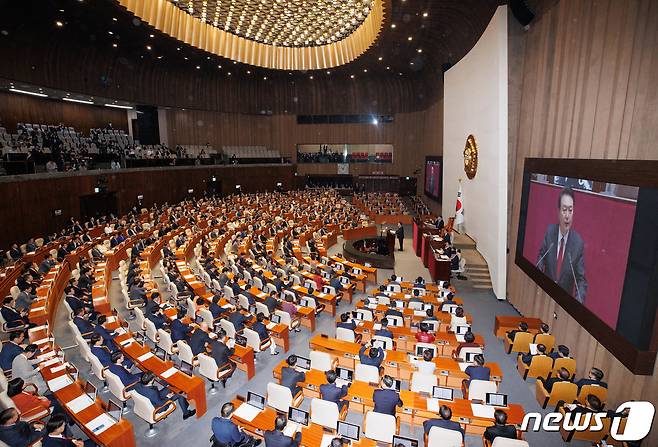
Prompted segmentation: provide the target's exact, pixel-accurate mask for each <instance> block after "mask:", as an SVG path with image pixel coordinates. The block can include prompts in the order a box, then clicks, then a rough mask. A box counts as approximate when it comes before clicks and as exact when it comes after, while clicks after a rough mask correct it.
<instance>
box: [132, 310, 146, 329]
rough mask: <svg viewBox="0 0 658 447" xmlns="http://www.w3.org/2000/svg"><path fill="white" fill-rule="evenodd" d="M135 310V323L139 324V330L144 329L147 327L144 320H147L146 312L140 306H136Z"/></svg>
mask: <svg viewBox="0 0 658 447" xmlns="http://www.w3.org/2000/svg"><path fill="white" fill-rule="evenodd" d="M134 310H135V323H136V324H137V327H138V328H139V330H140V331H143V330H144V329H146V328H145V326H144V321H145V320H146V317H144V312H143V311H142V309H140V308H139V307H136V308H135V309H134Z"/></svg>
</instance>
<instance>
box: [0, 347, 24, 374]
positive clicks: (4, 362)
mask: <svg viewBox="0 0 658 447" xmlns="http://www.w3.org/2000/svg"><path fill="white" fill-rule="evenodd" d="M22 353H23V348H21V347H20V346H18V345H17V344H16V343H14V342H11V341H8V342H5V344H3V345H2V351H0V368H2V369H3V370H5V371H6V370H8V369H11V364H12V362H13V361H14V359H15V358H16V357H17V356H18V355H19V354H22Z"/></svg>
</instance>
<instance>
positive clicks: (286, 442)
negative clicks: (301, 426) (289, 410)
mask: <svg viewBox="0 0 658 447" xmlns="http://www.w3.org/2000/svg"><path fill="white" fill-rule="evenodd" d="M287 423H288V420H287V419H286V416H285V415H283V414H279V415H278V416H277V417H276V419H275V420H274V430H268V431H266V432H265V434H264V438H265V446H266V447H298V446H299V443H300V442H301V441H302V432H301V431H298V432H297V433H295V435H294V437H293V438H290V437H288V436H286V435H284V434H283V430H284V429H285V428H286V425H287Z"/></svg>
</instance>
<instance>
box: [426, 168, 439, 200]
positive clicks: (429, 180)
mask: <svg viewBox="0 0 658 447" xmlns="http://www.w3.org/2000/svg"><path fill="white" fill-rule="evenodd" d="M440 187H441V163H439V162H428V163H427V164H426V165H425V192H427V193H429V194H431V195H432V196H434V197H439V188H440Z"/></svg>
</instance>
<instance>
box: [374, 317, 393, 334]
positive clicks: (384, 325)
mask: <svg viewBox="0 0 658 447" xmlns="http://www.w3.org/2000/svg"><path fill="white" fill-rule="evenodd" d="M380 324H381V325H382V328H381V329H378V330H376V331H375V335H378V336H380V337H388V338H393V332H391V331H390V330H389V329H388V320H387V319H386V318H382V321H381V322H380Z"/></svg>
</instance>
